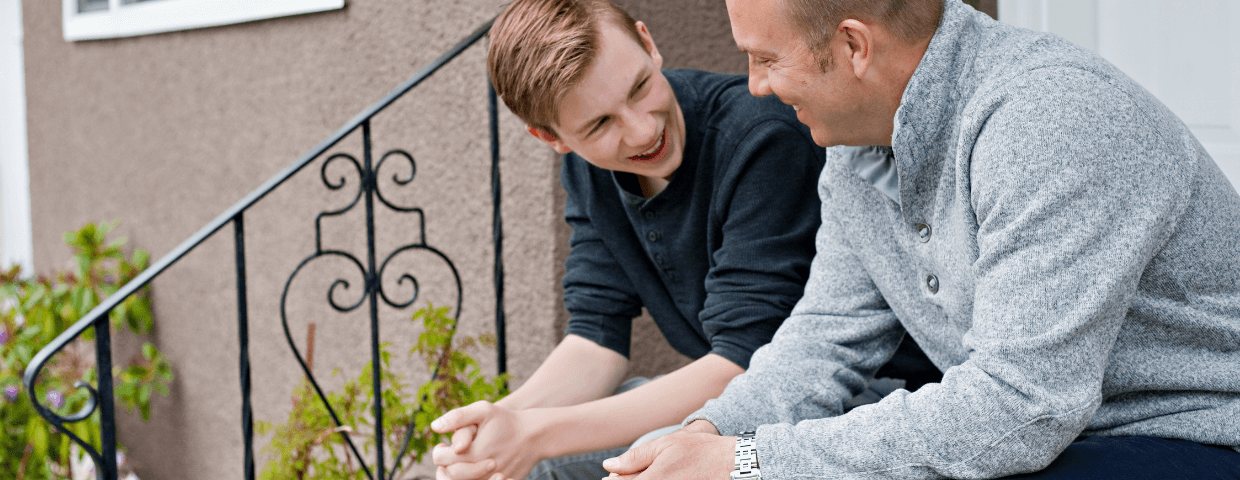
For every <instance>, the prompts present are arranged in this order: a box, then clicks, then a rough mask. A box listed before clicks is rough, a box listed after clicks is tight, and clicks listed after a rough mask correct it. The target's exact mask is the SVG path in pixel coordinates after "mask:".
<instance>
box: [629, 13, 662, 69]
mask: <svg viewBox="0 0 1240 480" xmlns="http://www.w3.org/2000/svg"><path fill="white" fill-rule="evenodd" d="M633 25H634V26H636V27H637V36H639V37H641V38H642V46H643V47H645V48H646V52H647V53H649V54H650V58H651V59H652V60H654V66H655V68H663V56H662V55H659V47H656V46H655V45H654V37H652V36H650V30H649V29H647V28H646V24H645V23H642V22H641V21H640V20H639V21H638V22H637V23H634V24H633Z"/></svg>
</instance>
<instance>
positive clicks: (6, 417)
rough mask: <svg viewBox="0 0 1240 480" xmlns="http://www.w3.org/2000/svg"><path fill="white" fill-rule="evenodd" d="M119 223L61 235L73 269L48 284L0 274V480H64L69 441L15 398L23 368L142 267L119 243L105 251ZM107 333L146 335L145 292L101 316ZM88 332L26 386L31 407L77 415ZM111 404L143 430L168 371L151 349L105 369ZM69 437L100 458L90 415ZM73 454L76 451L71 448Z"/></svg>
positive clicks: (90, 354)
mask: <svg viewBox="0 0 1240 480" xmlns="http://www.w3.org/2000/svg"><path fill="white" fill-rule="evenodd" d="M117 223H118V222H112V223H103V224H100V225H98V226H96V225H95V224H93V223H91V224H87V225H86V226H85V227H82V228H81V229H80V230H77V231H73V232H68V233H66V234H65V235H64V240H65V243H66V244H68V245H69V246H70V247H72V248H73V251H74V255H73V267H72V268H71V269H70V270H68V271H60V272H57V273H56V274H55V275H54V276H52V277H37V278H33V279H24V280H23V279H21V278H19V277H20V269H19V267H17V266H14V267H13V268H12V269H10V270H9V271H8V272H4V273H3V274H0V388H3V389H4V396H3V399H2V400H0V404H3V408H0V428H3V429H4V431H3V432H2V433H3V434H0V452H3V455H0V479H9V478H15V479H30V480H35V479H50V478H64V477H68V476H70V456H71V453H70V452H71V449H70V444H71V441H70V440H69V437H68V436H66V435H63V434H61V433H60V432H59V431H57V430H55V429H54V428H53V427H52V425H51V424H50V423H48V422H47V421H45V420H44V419H43V418H42V417H40V416H39V415H38V414H37V413H35V410H34V406H33V405H31V404H30V399H29V398H28V397H27V396H26V395H24V392H23V391H22V387H21V379H22V376H23V375H24V373H25V370H26V366H27V365H28V364H29V363H30V360H31V358H32V357H34V355H35V354H36V353H37V352H38V351H39V349H41V348H43V347H45V346H47V345H48V344H50V343H51V342H52V340H53V339H54V338H56V336H57V335H59V334H60V333H61V332H63V331H64V330H65V329H67V328H68V327H70V326H71V325H73V324H74V322H77V321H78V320H79V319H80V318H81V317H82V316H83V315H85V314H86V313H87V312H89V311H90V310H91V309H92V308H95V307H96V306H98V305H99V302H100V301H101V300H102V299H105V298H107V297H108V296H109V295H112V294H113V293H115V292H116V291H117V290H118V289H120V287H121V286H123V285H124V284H125V283H126V282H128V281H129V280H131V279H133V278H134V277H136V276H137V275H138V273H140V272H141V271H142V270H143V269H145V268H146V267H147V263H148V262H149V260H150V255H148V254H147V252H146V251H144V250H142V249H136V250H135V251H134V252H133V254H132V255H131V256H130V257H128V258H126V256H125V252H124V250H123V249H122V248H121V247H122V246H123V245H124V244H125V239H123V238H122V239H119V240H114V241H111V242H108V241H107V238H106V237H107V234H108V232H109V231H111V230H112V229H113V228H114V227H116V225H117ZM110 318H111V322H112V328H113V329H114V330H117V331H119V330H123V329H128V330H129V331H131V332H133V333H134V334H144V333H148V332H150V331H151V329H152V328H153V327H154V318H153V317H152V316H151V301H150V298H149V288H145V287H144V288H143V289H141V290H140V291H139V292H137V293H135V294H133V295H131V296H130V297H129V298H127V299H125V301H124V302H122V303H121V304H120V305H118V306H117V307H116V308H115V309H113V310H112V312H111V313H110ZM93 339H94V330H93V329H88V330H86V331H85V332H84V333H83V334H82V335H81V336H79V337H78V338H77V339H76V340H74V341H73V342H72V343H70V344H69V345H68V346H66V347H65V348H64V349H63V350H61V351H60V353H58V354H57V355H55V356H53V357H52V359H51V361H49V362H48V364H47V365H46V366H45V367H44V369H43V370H42V372H41V373H40V376H39V379H38V381H37V382H35V385H36V388H37V392H36V395H37V396H38V397H39V398H40V403H41V404H43V405H44V406H47V407H49V408H52V409H53V410H54V411H55V412H56V413H58V414H60V415H62V416H66V415H71V414H73V413H75V412H77V411H79V410H80V409H81V408H82V407H83V406H84V405H85V404H86V402H87V401H88V400H89V398H90V394H89V393H88V392H87V391H86V389H83V388H76V387H75V386H74V383H76V382H78V381H85V382H87V383H90V384H92V385H93V384H95V383H96V382H95V381H96V378H97V377H96V375H97V372H95V349H94V342H93ZM112 376H113V377H115V379H116V380H115V383H114V385H115V395H116V399H117V400H118V404H119V405H121V406H122V407H124V408H125V410H126V411H133V410H135V409H136V410H137V411H138V412H139V413H140V414H141V415H142V419H143V420H149V418H150V412H151V395H152V394H153V393H155V392H158V393H159V394H161V395H167V394H168V385H169V384H170V383H171V382H172V367H171V365H170V364H169V363H168V360H167V359H166V358H164V356H163V355H162V354H160V352H159V350H158V349H157V348H155V346H154V345H152V344H150V343H146V344H144V345H143V346H142V352H141V355H139V356H135V358H134V359H133V360H132V361H131V362H129V363H128V364H126V365H118V366H116V367H114V368H113V370H112ZM66 428H68V429H69V430H70V431H71V432H73V434H74V435H77V436H78V437H80V438H82V439H83V440H85V441H86V442H87V443H89V444H91V445H92V446H93V448H95V449H96V450H98V449H99V445H100V442H101V440H100V438H99V428H100V427H99V413H98V412H96V413H95V414H93V415H91V416H90V418H88V419H87V420H83V421H81V422H77V423H72V424H68V425H66ZM74 450H76V448H74Z"/></svg>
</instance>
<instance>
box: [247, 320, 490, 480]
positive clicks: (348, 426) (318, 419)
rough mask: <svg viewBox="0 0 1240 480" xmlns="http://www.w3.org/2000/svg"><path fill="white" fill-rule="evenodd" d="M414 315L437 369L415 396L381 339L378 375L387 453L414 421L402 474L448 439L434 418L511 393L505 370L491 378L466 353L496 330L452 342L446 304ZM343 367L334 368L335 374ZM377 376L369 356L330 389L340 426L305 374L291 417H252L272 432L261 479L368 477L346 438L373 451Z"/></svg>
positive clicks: (421, 347)
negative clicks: (350, 377) (274, 419)
mask: <svg viewBox="0 0 1240 480" xmlns="http://www.w3.org/2000/svg"><path fill="white" fill-rule="evenodd" d="M411 320H413V321H418V320H421V321H422V324H423V326H424V330H423V332H422V334H421V335H419V336H418V343H417V345H415V346H414V347H413V348H412V349H410V351H409V353H410V354H414V353H416V354H418V355H419V356H421V357H422V359H423V360H424V361H425V362H426V366H427V369H428V370H430V371H432V372H435V373H434V375H433V376H432V377H431V379H430V380H429V381H428V382H427V383H425V384H423V385H422V386H420V387H418V389H417V394H416V395H417V399H416V400H412V401H411V400H410V398H409V396H408V393H407V391H406V390H407V388H406V385H405V383H404V378H403V377H402V376H401V375H399V374H396V373H393V372H392V371H391V368H389V367H390V364H391V358H392V356H391V353H390V352H389V348H390V347H391V344H390V343H384V344H382V345H380V355H379V361H380V363H381V364H382V367H383V368H382V369H381V372H380V373H379V375H380V380H381V384H382V385H383V389H382V393H381V395H382V397H383V432H384V446H385V448H384V451H385V452H389V458H390V455H394V454H395V453H396V452H399V451H400V450H401V446H402V441H403V440H404V439H405V437H406V434H408V433H409V428H410V427H412V428H413V433H412V436H411V438H410V440H409V454H408V455H407V456H405V457H404V458H402V459H401V460H402V461H401V463H400V464H399V465H397V466H396V468H395V469H396V470H397V471H398V472H397V473H398V474H400V473H403V472H404V471H405V470H407V469H408V468H409V467H411V466H412V465H413V464H414V463H418V462H421V461H422V457H423V456H424V455H425V454H426V452H427V451H429V450H430V449H431V448H432V447H434V446H435V444H437V443H439V442H441V441H443V440H445V438H446V436H444V435H440V434H437V433H434V432H433V431H431V429H430V423H431V421H432V420H434V419H436V418H438V417H439V416H440V415H442V414H443V413H445V412H447V411H448V410H451V409H453V408H456V407H459V406H462V405H468V404H470V403H473V402H476V401H478V400H490V401H495V400H498V399H500V398H501V397H503V396H504V395H506V394H507V393H508V390H507V382H508V379H509V375H508V374H503V375H499V376H497V377H493V378H490V379H488V378H487V377H486V376H485V375H484V374H483V373H482V370H481V368H480V367H479V366H478V362H477V361H476V360H474V359H473V357H471V356H470V355H469V354H468V353H466V350H469V349H473V348H476V347H478V346H480V345H481V346H485V347H494V346H495V336H494V335H490V334H487V335H483V336H481V337H479V338H477V339H474V338H469V337H465V338H456V339H455V344H454V342H453V340H454V338H453V333H454V331H455V328H454V327H455V324H456V321H455V320H454V319H452V318H451V317H449V316H448V308H447V307H442V308H435V307H434V306H433V305H430V304H428V305H427V307H426V308H424V309H421V310H418V311H417V312H415V313H414V314H413V317H412V319H411ZM436 367H438V369H437V370H436ZM339 373H340V372H339V369H337V370H335V371H333V372H332V375H333V376H336V375H339ZM373 375H374V371H373V368H372V365H371V364H369V363H368V364H367V365H366V367H365V368H363V369H362V373H361V375H360V376H358V377H357V378H356V379H353V380H351V381H348V382H346V383H345V384H344V386H342V387H341V388H340V390H338V391H334V392H330V393H327V394H326V396H327V399H328V401H329V402H330V403H331V405H332V408H333V409H334V410H335V412H336V414H337V415H338V416H339V418H340V423H341V425H340V426H337V425H336V423H335V422H334V421H332V418H331V416H330V414H329V413H328V412H327V409H326V408H325V407H324V406H323V404H322V402H321V401H320V400H319V398H318V396H317V395H316V394H315V391H314V387H313V385H311V383H310V381H309V380H302V384H301V386H300V387H298V389H297V390H296V391H295V392H294V394H293V410H292V412H290V413H289V417H288V421H287V422H285V423H283V424H280V425H272V424H271V423H268V422H256V423H255V429H256V430H257V431H258V432H259V433H260V434H268V433H271V434H272V439H271V443H269V444H268V445H267V447H265V448H264V449H263V452H264V453H267V454H268V455H269V456H270V459H269V460H268V462H267V465H266V467H265V468H264V470H263V472H262V474H261V476H260V478H262V479H263V480H301V479H305V478H315V479H361V478H365V473H364V472H363V471H362V469H361V466H360V462H361V460H359V459H357V458H356V457H355V456H354V454H353V452H352V450H350V449H349V448H348V445H347V443H346V442H345V437H346V436H348V437H351V438H354V439H355V444H359V445H360V447H359V448H360V451H361V453H362V455H364V456H369V455H370V454H371V452H372V451H373V450H374V441H375V440H374V426H373V419H374V417H373V415H372V413H373V408H374V388H373V387H372V386H371V385H372V381H373V378H374V377H373Z"/></svg>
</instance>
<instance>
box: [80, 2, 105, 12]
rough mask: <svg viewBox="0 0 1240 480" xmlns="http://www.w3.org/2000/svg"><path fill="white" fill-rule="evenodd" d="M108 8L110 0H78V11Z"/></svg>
mask: <svg viewBox="0 0 1240 480" xmlns="http://www.w3.org/2000/svg"><path fill="white" fill-rule="evenodd" d="M107 9H108V0H78V13H82V12H97V11H100V10H107Z"/></svg>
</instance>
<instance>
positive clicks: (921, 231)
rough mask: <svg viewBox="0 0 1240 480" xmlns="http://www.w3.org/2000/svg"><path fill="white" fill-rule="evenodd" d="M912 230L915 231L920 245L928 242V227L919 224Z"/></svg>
mask: <svg viewBox="0 0 1240 480" xmlns="http://www.w3.org/2000/svg"><path fill="white" fill-rule="evenodd" d="M913 228H914V229H916V230H917V238H918V239H919V240H921V243H926V242H929V241H930V233H931V232H930V225H927V224H924V223H919V224H917V226H916V227H913Z"/></svg>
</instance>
